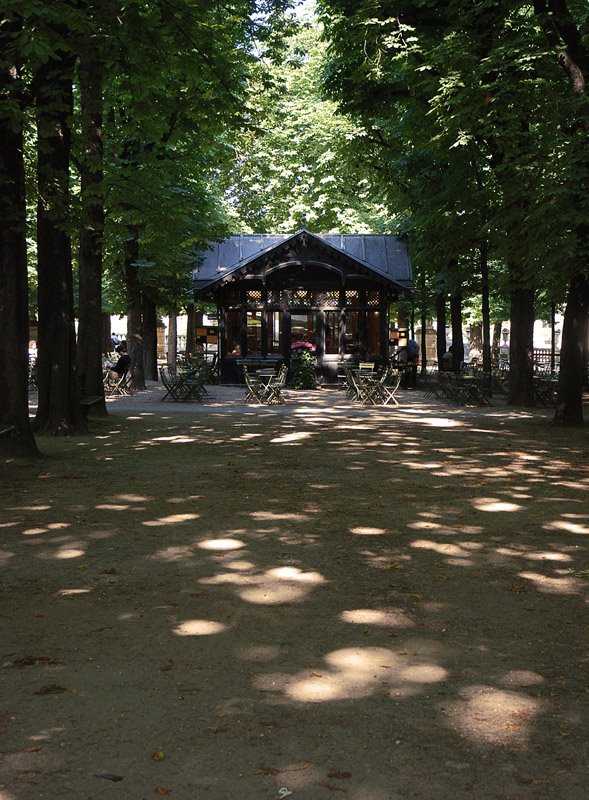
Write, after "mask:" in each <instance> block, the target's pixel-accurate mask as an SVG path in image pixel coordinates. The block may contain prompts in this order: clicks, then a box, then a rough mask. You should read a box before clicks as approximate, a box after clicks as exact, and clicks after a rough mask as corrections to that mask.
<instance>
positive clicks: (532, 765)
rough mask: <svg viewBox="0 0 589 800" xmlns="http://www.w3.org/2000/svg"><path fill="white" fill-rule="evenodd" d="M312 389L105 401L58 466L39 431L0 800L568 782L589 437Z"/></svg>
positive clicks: (471, 789) (578, 675)
mask: <svg viewBox="0 0 589 800" xmlns="http://www.w3.org/2000/svg"><path fill="white" fill-rule="evenodd" d="M214 391H216V389H214V388H213V391H212V392H211V394H212V395H213V394H214ZM132 399H133V398H132ZM135 402H136V401H135ZM323 402H324V401H323V400H321V401H320V402H319V401H318V402H317V403H315V402H314V400H313V397H311V396H309V397H308V398H305V399H304V403H303V405H301V406H296V405H295V404H294V403H293V404H291V405H289V404H288V403H287V405H286V406H285V407H279V408H271V409H266V408H260V409H258V408H245V407H243V408H242V409H237V407H236V406H234V407H232V410H231V411H230V410H229V408H228V407H227V408H226V407H223V405H222V404H221V403H218V404H217V405H214V404H212V405H211V406H210V407H209V408H208V410H206V411H205V410H204V408H198V409H191V408H190V407H188V406H186V407H185V408H184V409H183V410H181V409H179V408H177V407H175V406H172V404H170V406H166V405H164V404H160V405H157V406H152V407H151V409H149V408H146V409H145V410H144V411H139V410H137V411H136V412H135V411H133V413H129V414H128V415H125V414H124V413H123V411H122V410H121V409H125V408H128V409H129V411H131V410H132V409H133V408H134V406H132V405H125V404H124V403H121V404H118V403H117V404H111V406H109V408H111V407H112V408H114V409H115V413H114V414H113V415H112V416H111V417H110V418H109V419H107V420H96V421H92V422H91V428H92V433H91V434H90V436H88V437H86V438H84V440H83V444H84V446H83V447H79V448H77V447H76V450H75V453H76V457H75V459H73V458H72V457H71V453H72V446H73V444H76V445H77V444H81V442H78V441H77V440H75V439H74V440H62V439H58V440H43V441H42V443H41V444H42V448H43V449H45V450H46V451H47V452H48V457H47V458H46V459H45V460H44V461H43V462H41V463H38V464H37V463H32V464H30V463H29V464H17V465H15V466H14V467H13V472H12V473H9V474H7V475H6V478H5V479H4V480H3V499H4V513H3V520H2V522H1V523H0V527H1V530H2V537H3V539H2V550H1V551H0V573H1V575H2V579H3V581H2V590H1V593H0V598H1V599H2V603H3V606H2V610H3V612H5V613H4V614H3V619H4V620H5V623H4V625H3V626H2V629H1V631H0V634H1V637H2V638H1V640H2V666H3V671H2V677H3V685H4V686H5V692H4V693H3V698H2V699H1V700H0V703H1V706H0V714H1V715H2V716H1V719H2V722H3V726H4V733H3V739H4V742H3V748H4V754H1V755H0V767H1V769H2V772H3V774H5V775H6V776H7V778H6V780H5V785H6V791H7V792H8V793H9V795H10V793H12V795H13V796H9V800H37V798H38V797H41V796H43V793H45V794H46V796H47V800H62V797H63V796H65V795H64V793H63V791H62V794H61V795H58V794H56V792H57V789H56V791H53V789H52V786H53V784H52V782H51V780H48V776H49V777H51V776H52V775H57V774H59V775H66V776H67V780H68V781H70V782H71V786H72V787H73V789H72V791H71V792H70V793H71V795H72V797H74V796H75V797H93V798H94V797H98V796H99V794H100V793H101V792H102V794H104V792H105V791H107V790H108V789H109V786H110V785H109V784H107V783H105V780H110V778H107V779H105V778H104V777H100V776H101V775H102V776H103V775H104V774H106V775H113V774H114V775H115V776H116V775H120V776H122V779H124V781H125V782H123V783H121V784H120V786H121V787H122V788H123V789H124V790H125V796H130V797H131V796H133V797H135V796H137V797H151V796H156V794H158V793H159V794H161V793H162V792H163V791H164V789H165V790H166V791H167V790H169V794H170V797H179V798H182V797H187V798H188V797H210V798H211V800H225V799H226V798H229V797H231V798H233V797H241V796H243V797H244V798H250V797H251V798H258V797H259V798H264V797H277V796H278V790H279V789H280V788H282V787H286V788H288V790H289V791H292V792H293V797H294V796H296V797H297V798H299V800H324V798H327V797H332V796H334V794H335V796H337V794H339V793H341V794H343V795H345V796H346V797H348V798H350V800H391V798H395V800H405V798H410V797H416V798H417V797H422V798H426V799H427V800H429V799H430V798H435V800H451V798H453V797H454V796H455V795H458V796H467V795H466V794H465V793H470V794H469V795H468V796H473V797H474V796H476V797H477V798H479V797H480V798H485V800H487V798H488V799H489V800H491V798H493V800H495V797H496V798H497V800H507V798H509V799H510V800H511V798H517V800H541V798H542V800H552V799H553V798H554V800H556V798H558V800H579V798H580V797H582V796H583V793H584V787H585V785H586V781H584V780H583V770H584V766H583V761H582V759H583V757H584V756H583V748H584V744H585V728H584V717H583V712H584V704H585V703H586V692H585V691H584V689H585V679H584V674H583V673H582V666H581V665H582V664H583V659H584V658H585V657H586V654H585V653H584V650H583V646H584V638H583V632H582V628H581V621H582V620H583V618H584V617H583V614H584V612H585V609H586V606H585V595H584V591H585V588H586V581H585V580H584V579H585V578H586V577H587V561H586V551H585V549H584V547H585V541H586V534H587V533H589V512H588V511H587V497H588V496H589V491H588V490H589V469H588V464H589V435H588V434H587V432H586V431H581V432H575V433H574V435H572V434H570V433H567V432H566V431H558V430H556V429H555V428H553V427H551V426H548V425H545V420H546V419H547V417H546V415H543V414H542V413H541V414H537V413H536V412H533V411H529V410H526V411H522V410H509V409H505V408H500V407H495V408H492V409H489V410H487V409H483V410H480V411H478V410H474V409H468V410H463V409H446V408H444V407H442V406H440V405H436V404H427V403H425V402H423V401H422V400H421V399H420V398H419V397H416V398H415V399H412V401H411V403H410V404H409V403H408V404H407V405H406V406H405V407H403V406H401V407H399V408H391V409H389V408H388V407H387V408H386V409H383V408H374V409H368V408H359V407H351V406H348V407H346V404H345V403H344V402H342V401H341V400H340V401H337V402H336V400H332V401H331V403H332V404H331V405H322V403H323ZM158 403H159V400H158ZM289 403H290V398H289ZM3 478H4V475H3ZM58 729H59V732H57V731H58ZM45 731H52V733H51V734H50V735H47V736H46V737H45V738H42V739H39V740H38V741H39V742H40V744H39V745H37V740H36V739H35V738H34V737H43V736H44V733H43V732H45ZM53 731H55V732H53ZM113 731H114V732H115V733H116V735H113ZM37 746H40V747H42V748H43V749H42V751H39V752H36V751H35V752H29V753H25V750H26V748H27V747H32V748H34V747H37ZM160 751H161V753H163V757H162V758H161V759H159V756H158V759H156V758H154V756H153V754H154V753H159V752H160ZM221 759H222V766H221ZM96 775H98V776H99V777H98V778H97V777H96ZM2 780H4V779H1V780H0V792H2V791H4V787H3V784H2ZM13 786H14V787H15V788H14V791H13V789H12V787H13ZM158 787H159V791H156V789H158ZM236 787H237V789H239V791H238V792H237V791H236ZM60 788H61V789H62V788H63V787H60ZM112 788H113V789H117V788H118V787H117V784H116V783H115V785H114V787H112ZM110 793H111V794H112V791H111V792H110ZM107 794H108V791H107ZM1 797H2V795H1V794H0V798H1Z"/></svg>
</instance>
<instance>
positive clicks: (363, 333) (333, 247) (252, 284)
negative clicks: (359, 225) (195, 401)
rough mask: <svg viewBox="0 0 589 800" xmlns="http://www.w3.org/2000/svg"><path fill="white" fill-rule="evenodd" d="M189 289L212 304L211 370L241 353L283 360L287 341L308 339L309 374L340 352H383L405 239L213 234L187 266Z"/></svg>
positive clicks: (231, 371)
mask: <svg viewBox="0 0 589 800" xmlns="http://www.w3.org/2000/svg"><path fill="white" fill-rule="evenodd" d="M193 286H194V297H195V299H196V300H205V301H207V302H210V303H214V304H215V305H216V306H217V310H218V316H219V343H218V344H219V348H218V350H219V363H220V375H221V380H222V382H224V383H235V382H237V381H239V380H240V374H239V369H238V366H239V363H240V362H241V361H242V359H244V358H248V359H260V360H261V359H263V360H265V361H276V360H283V361H285V362H286V363H289V360H290V352H291V345H292V344H293V342H296V341H308V342H310V343H312V344H313V345H314V346H315V348H316V363H317V375H318V378H319V380H320V381H322V382H324V383H332V382H333V383H334V382H335V381H336V375H337V368H338V365H339V364H341V362H342V361H358V360H375V359H378V358H386V357H387V356H388V348H389V330H388V327H389V323H388V309H389V306H390V304H391V302H394V301H395V300H397V299H399V298H400V297H402V296H404V295H407V294H411V290H412V274H411V263H410V260H409V255H408V252H407V247H406V244H405V241H404V240H403V239H402V238H400V237H397V236H393V235H389V234H386V235H379V234H329V235H317V234H314V233H311V232H310V231H308V230H305V229H302V230H300V231H298V232H297V233H295V234H292V235H288V234H259V235H254V234H239V235H236V236H231V237H230V238H228V239H226V240H225V241H223V242H218V243H214V244H212V245H211V249H210V250H209V251H207V252H206V253H204V254H203V257H202V259H201V261H200V263H199V264H198V265H197V266H196V267H195V269H194V272H193Z"/></svg>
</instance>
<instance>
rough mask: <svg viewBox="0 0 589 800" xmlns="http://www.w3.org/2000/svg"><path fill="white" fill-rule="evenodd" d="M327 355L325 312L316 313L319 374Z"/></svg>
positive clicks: (316, 359) (316, 354) (316, 347)
mask: <svg viewBox="0 0 589 800" xmlns="http://www.w3.org/2000/svg"><path fill="white" fill-rule="evenodd" d="M324 355H325V312H324V311H323V310H321V311H316V312H315V361H316V364H317V369H318V370H319V373H321V370H322V369H323V356H324Z"/></svg>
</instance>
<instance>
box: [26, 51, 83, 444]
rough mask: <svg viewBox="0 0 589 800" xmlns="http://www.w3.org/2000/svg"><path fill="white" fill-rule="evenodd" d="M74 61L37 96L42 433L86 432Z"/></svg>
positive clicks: (43, 79) (68, 58)
mask: <svg viewBox="0 0 589 800" xmlns="http://www.w3.org/2000/svg"><path fill="white" fill-rule="evenodd" d="M74 63H75V58H74V56H73V55H71V54H60V55H56V56H54V57H53V58H51V59H50V60H49V61H48V63H47V64H46V65H45V67H44V69H43V73H44V74H43V75H42V76H40V80H39V90H38V94H37V137H38V145H37V180H38V194H39V200H38V204H37V252H38V256H37V259H38V302H39V342H38V358H37V384H38V387H39V405H38V409H37V415H36V417H35V421H34V428H35V430H37V431H38V432H39V433H49V434H71V433H83V432H85V431H86V430H87V428H86V423H85V421H84V418H83V416H82V411H81V408H80V390H79V386H78V374H77V358H76V335H75V325H74V299H73V280H72V260H71V243H70V238H69V236H68V233H67V226H68V222H69V200H70V198H69V160H70V144H71V135H70V128H69V120H70V118H71V115H72V109H73V93H72V81H73V69H74Z"/></svg>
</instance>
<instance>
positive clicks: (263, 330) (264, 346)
mask: <svg viewBox="0 0 589 800" xmlns="http://www.w3.org/2000/svg"><path fill="white" fill-rule="evenodd" d="M260 336H261V337H262V341H261V342H260V345H261V351H262V358H266V356H267V355H268V292H267V290H266V287H265V286H262V325H261V326H260Z"/></svg>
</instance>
